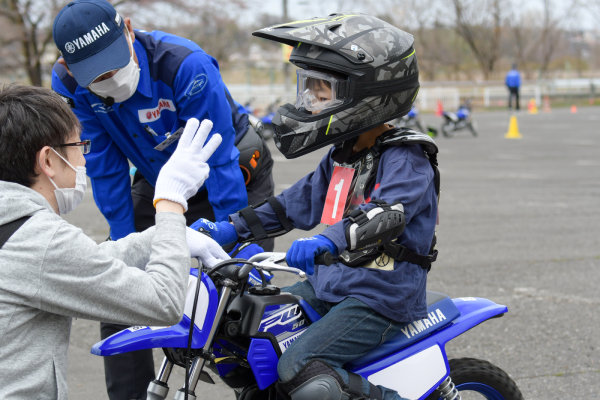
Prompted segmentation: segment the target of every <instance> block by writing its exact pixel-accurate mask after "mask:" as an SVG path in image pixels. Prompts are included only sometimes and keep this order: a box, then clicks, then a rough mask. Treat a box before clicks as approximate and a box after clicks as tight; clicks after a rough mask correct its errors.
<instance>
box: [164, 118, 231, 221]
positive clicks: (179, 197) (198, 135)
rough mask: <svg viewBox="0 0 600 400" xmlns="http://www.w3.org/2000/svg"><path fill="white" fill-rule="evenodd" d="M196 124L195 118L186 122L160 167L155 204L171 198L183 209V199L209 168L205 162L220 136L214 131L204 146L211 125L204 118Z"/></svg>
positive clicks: (201, 182) (185, 198)
mask: <svg viewBox="0 0 600 400" xmlns="http://www.w3.org/2000/svg"><path fill="white" fill-rule="evenodd" d="M198 125H199V122H198V120H197V119H196V118H190V119H189V120H188V121H187V123H186V124H185V128H184V130H183V134H182V135H181V138H179V143H178V144H177V148H176V149H175V152H173V155H171V158H169V160H168V161H167V162H166V163H165V165H163V167H162V168H161V169H160V173H159V174H158V178H157V179H156V187H155V189H154V204H155V205H156V202H157V201H158V200H171V201H174V202H175V203H179V204H181V205H182V206H183V208H184V210H185V211H187V200H188V199H189V198H190V197H192V196H193V195H195V194H196V192H198V189H200V186H202V185H203V184H204V181H205V180H206V178H208V173H209V170H210V168H209V167H208V164H206V161H208V159H209V158H210V156H211V155H212V154H213V153H214V152H215V150H216V149H217V147H219V145H220V144H221V140H222V139H221V135H219V134H218V133H215V134H214V135H213V136H212V138H210V140H209V141H208V143H206V144H205V145H204V141H205V140H206V138H207V137H208V134H209V133H210V130H211V129H212V126H213V124H212V122H211V121H209V120H208V119H205V120H204V121H202V124H201V125H200V128H198ZM202 145H204V146H202Z"/></svg>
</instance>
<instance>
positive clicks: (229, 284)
mask: <svg viewBox="0 0 600 400" xmlns="http://www.w3.org/2000/svg"><path fill="white" fill-rule="evenodd" d="M235 286H236V283H235V282H233V281H231V280H229V279H225V281H224V282H223V291H222V292H221V298H220V299H219V306H218V307H217V312H216V314H215V319H214V323H213V324H212V326H211V328H210V332H209V334H208V337H207V338H206V344H205V345H204V347H203V348H202V354H203V356H198V357H195V358H194V359H193V360H192V365H191V366H190V376H189V379H188V393H187V398H188V400H196V394H195V392H194V391H195V390H196V386H197V385H198V380H199V379H200V375H201V374H202V370H203V369H204V364H205V363H206V355H209V354H211V347H212V342H213V339H214V337H215V333H216V332H217V328H218V326H219V322H220V321H221V318H222V317H223V313H224V312H225V308H226V306H227V302H228V301H229V297H230V295H231V291H232V288H233V287H235ZM167 390H168V387H167ZM173 398H174V400H184V399H185V385H184V386H183V387H181V389H179V390H178V391H177V393H176V394H175V396H174V397H173ZM157 400H162V399H157Z"/></svg>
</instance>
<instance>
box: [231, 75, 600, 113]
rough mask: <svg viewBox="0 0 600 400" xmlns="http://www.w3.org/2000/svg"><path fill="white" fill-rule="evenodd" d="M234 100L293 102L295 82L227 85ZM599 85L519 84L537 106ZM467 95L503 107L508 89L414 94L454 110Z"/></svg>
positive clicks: (492, 86) (430, 88) (433, 88)
mask: <svg viewBox="0 0 600 400" xmlns="http://www.w3.org/2000/svg"><path fill="white" fill-rule="evenodd" d="M228 88H229V90H230V92H231V94H232V96H233V98H234V99H236V100H237V101H238V102H240V103H242V104H245V103H250V104H251V105H252V106H253V107H254V108H255V109H256V110H257V111H260V110H264V109H266V108H267V107H268V106H269V105H270V104H273V103H277V104H284V103H289V102H293V101H294V98H295V88H296V87H295V84H290V85H288V87H287V88H286V87H285V85H283V84H277V85H275V84H273V85H245V84H242V85H228ZM598 89H600V79H556V80H549V81H539V82H525V83H524V84H523V86H522V87H521V93H520V95H521V104H522V107H524V106H526V104H527V103H528V102H529V101H530V100H531V99H534V100H535V102H536V105H537V106H541V104H542V100H543V98H544V97H545V96H548V97H550V98H553V97H586V96H587V97H590V98H592V97H595V96H596V94H597V92H598ZM466 98H469V99H471V100H472V102H473V103H474V104H475V105H477V106H482V107H485V108H489V107H505V106H506V102H507V100H508V90H507V89H506V87H505V86H504V85H503V83H501V82H488V83H481V84H476V83H463V82H448V83H444V84H439V85H438V84H436V83H427V82H426V83H423V84H422V86H421V89H420V90H419V95H418V97H417V107H418V108H419V109H420V110H422V111H435V110H437V107H438V103H439V104H441V105H442V107H443V108H444V109H448V110H454V109H456V108H457V107H458V105H459V104H460V103H461V101H462V100H464V99H466Z"/></svg>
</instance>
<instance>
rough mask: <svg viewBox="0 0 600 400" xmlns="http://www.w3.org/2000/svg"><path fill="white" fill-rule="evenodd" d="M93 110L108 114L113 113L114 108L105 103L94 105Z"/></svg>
mask: <svg viewBox="0 0 600 400" xmlns="http://www.w3.org/2000/svg"><path fill="white" fill-rule="evenodd" d="M92 110H94V112H95V113H102V114H108V113H109V112H111V111H113V108H112V106H107V105H106V104H104V103H94V104H92Z"/></svg>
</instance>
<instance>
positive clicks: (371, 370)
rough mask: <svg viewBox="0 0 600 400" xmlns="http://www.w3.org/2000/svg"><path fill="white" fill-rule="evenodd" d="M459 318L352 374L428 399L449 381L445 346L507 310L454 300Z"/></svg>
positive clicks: (487, 302)
mask: <svg viewBox="0 0 600 400" xmlns="http://www.w3.org/2000/svg"><path fill="white" fill-rule="evenodd" d="M452 301H453V302H454V304H455V305H456V307H457V308H458V309H459V310H460V316H459V317H458V318H456V319H455V320H453V321H452V323H450V324H449V325H447V326H446V327H444V328H442V329H440V330H439V331H437V332H435V333H433V334H432V335H430V336H427V337H425V338H424V339H423V340H421V341H419V342H417V343H415V344H414V345H412V346H409V347H406V348H404V349H402V350H400V351H398V352H396V353H394V354H390V355H389V356H387V357H384V358H382V359H381V360H379V361H375V362H373V363H371V364H369V365H365V366H362V367H360V368H355V369H353V370H352V371H353V372H355V373H357V374H359V375H361V376H363V377H364V378H365V379H368V380H369V382H371V383H373V384H374V385H383V386H385V387H388V388H390V389H393V390H396V391H397V392H398V393H399V394H400V396H402V397H406V398H410V399H421V398H425V397H426V396H427V395H429V394H430V393H431V392H433V391H434V390H435V389H436V388H437V387H438V386H439V385H440V383H441V382H442V381H443V380H444V379H446V377H447V376H448V374H449V371H450V368H449V366H448V359H447V357H446V350H445V346H446V343H447V342H449V341H450V340H452V339H454V338H455V337H457V336H460V335H461V334H463V333H464V332H466V331H468V330H469V329H471V328H473V327H475V326H477V325H479V324H480V323H482V322H484V321H486V320H488V319H490V318H494V317H500V316H502V315H503V314H504V313H506V312H507V311H508V308H507V307H506V306H504V305H500V304H496V303H494V302H493V301H491V300H488V299H484V298H476V297H462V298H456V299H452Z"/></svg>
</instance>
